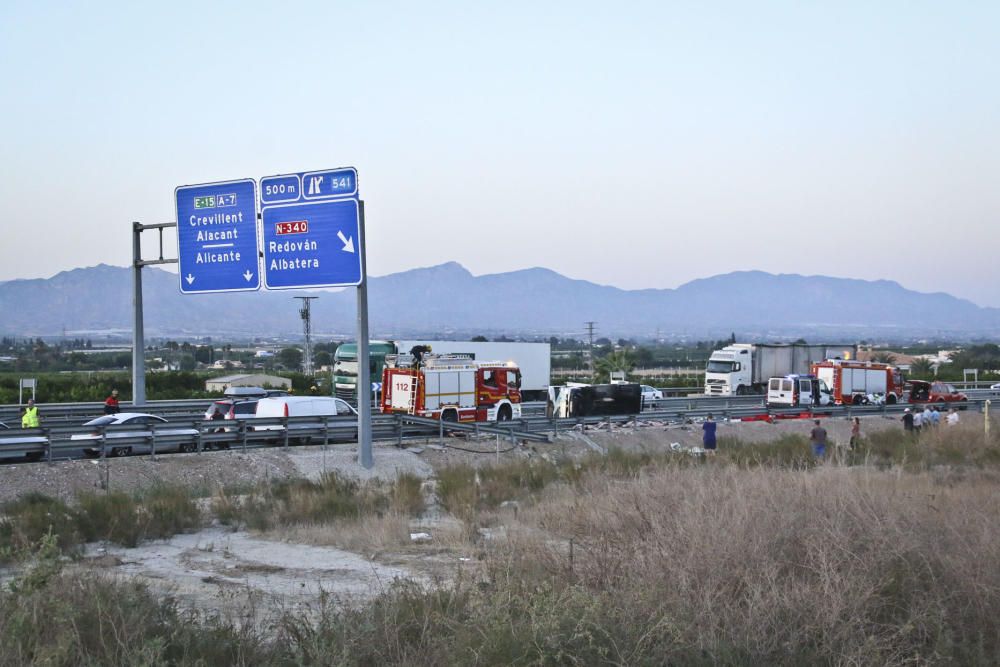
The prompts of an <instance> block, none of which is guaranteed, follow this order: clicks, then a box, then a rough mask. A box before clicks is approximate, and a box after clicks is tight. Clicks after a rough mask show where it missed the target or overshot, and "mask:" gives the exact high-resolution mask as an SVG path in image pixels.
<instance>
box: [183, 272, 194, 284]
mask: <svg viewBox="0 0 1000 667" xmlns="http://www.w3.org/2000/svg"><path fill="white" fill-rule="evenodd" d="M184 280H186V281H188V285H190V284H191V283H193V282H194V276H192V275H191V274H190V273H189V274H187V278H185V279H184Z"/></svg>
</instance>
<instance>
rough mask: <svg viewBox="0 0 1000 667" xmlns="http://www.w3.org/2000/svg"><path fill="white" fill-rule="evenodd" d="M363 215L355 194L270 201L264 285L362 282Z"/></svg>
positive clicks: (291, 286) (265, 219)
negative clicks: (360, 219)
mask: <svg viewBox="0 0 1000 667" xmlns="http://www.w3.org/2000/svg"><path fill="white" fill-rule="evenodd" d="M355 190H356V188H355ZM358 215H359V204H358V200H357V199H353V198H348V199H329V200H325V201H305V202H299V203H295V204H279V205H275V206H265V207H264V208H263V211H262V216H263V222H264V286H265V287H266V288H267V289H301V288H306V289H308V288H313V287H346V286H349V285H360V284H361V281H362V276H363V274H362V267H361V248H362V243H363V242H364V240H363V239H362V238H361V233H360V229H361V225H360V223H359V218H358Z"/></svg>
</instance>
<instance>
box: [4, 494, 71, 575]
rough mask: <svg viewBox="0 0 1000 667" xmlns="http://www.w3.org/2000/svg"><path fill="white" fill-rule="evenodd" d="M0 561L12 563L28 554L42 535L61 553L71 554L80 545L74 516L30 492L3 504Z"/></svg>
mask: <svg viewBox="0 0 1000 667" xmlns="http://www.w3.org/2000/svg"><path fill="white" fill-rule="evenodd" d="M0 514H2V515H3V518H2V519H0V560H8V561H9V560H14V559H16V558H18V557H20V556H21V555H23V554H25V553H27V552H29V551H30V550H31V549H32V548H33V546H34V545H35V544H37V543H39V542H40V541H41V540H42V538H43V537H45V536H46V535H52V536H54V538H55V541H56V545H57V546H58V548H59V549H60V550H61V551H63V552H75V551H76V550H77V548H78V546H79V544H80V533H79V531H78V529H77V523H76V515H75V513H74V512H73V510H71V509H70V508H69V507H68V506H67V505H66V503H64V502H63V501H61V500H57V499H55V498H51V497H49V496H46V495H45V494H42V493H37V492H30V493H26V494H25V495H23V496H21V497H20V498H18V499H17V500H14V501H11V502H8V503H5V504H4V505H3V506H2V509H0Z"/></svg>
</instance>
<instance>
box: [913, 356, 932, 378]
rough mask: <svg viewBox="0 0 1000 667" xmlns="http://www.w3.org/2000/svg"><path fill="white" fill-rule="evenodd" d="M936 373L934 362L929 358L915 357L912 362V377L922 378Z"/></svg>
mask: <svg viewBox="0 0 1000 667" xmlns="http://www.w3.org/2000/svg"><path fill="white" fill-rule="evenodd" d="M933 375H934V364H932V363H931V362H930V360H929V359H914V360H913V363H911V364H910V377H912V378H914V379H916V380H922V379H925V378H929V377H931V376H933Z"/></svg>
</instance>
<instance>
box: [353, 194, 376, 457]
mask: <svg viewBox="0 0 1000 667" xmlns="http://www.w3.org/2000/svg"><path fill="white" fill-rule="evenodd" d="M358 231H359V232H360V234H359V236H360V237H361V238H360V239H359V243H358V252H359V253H360V254H361V257H360V260H361V283H360V284H359V285H358V385H357V386H358V463H360V464H361V466H362V467H363V468H367V469H368V470H371V469H372V467H374V465H375V461H374V459H373V457H372V378H371V357H370V355H369V352H368V275H367V274H368V266H367V264H368V262H367V257H366V254H367V253H366V252H365V245H366V242H365V241H366V240H365V203H364V202H363V201H359V202H358Z"/></svg>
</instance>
